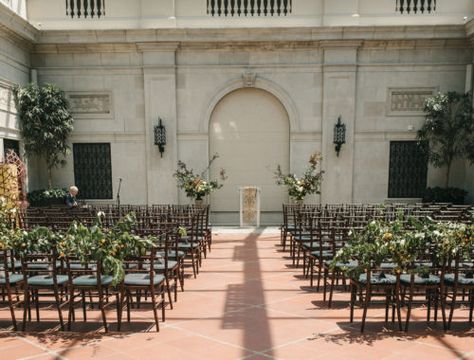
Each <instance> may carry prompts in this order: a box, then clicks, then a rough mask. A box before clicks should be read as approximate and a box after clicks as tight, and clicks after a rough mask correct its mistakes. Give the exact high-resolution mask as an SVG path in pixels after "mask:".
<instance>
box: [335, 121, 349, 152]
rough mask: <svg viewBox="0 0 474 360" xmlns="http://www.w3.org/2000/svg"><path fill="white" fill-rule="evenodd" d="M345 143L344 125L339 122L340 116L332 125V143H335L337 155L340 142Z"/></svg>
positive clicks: (339, 149) (340, 145)
mask: <svg viewBox="0 0 474 360" xmlns="http://www.w3.org/2000/svg"><path fill="white" fill-rule="evenodd" d="M345 143H346V125H345V124H343V123H342V122H341V117H340V116H339V118H338V119H337V124H336V125H334V144H335V145H336V154H337V156H338V157H339V152H340V151H341V147H342V144H345Z"/></svg>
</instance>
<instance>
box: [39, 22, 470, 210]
mask: <svg viewBox="0 0 474 360" xmlns="http://www.w3.org/2000/svg"><path fill="white" fill-rule="evenodd" d="M373 31H374V28H371V27H368V28H344V29H337V28H312V29H302V28H299V29H291V30H285V31H284V30H275V31H274V32H272V35H271V37H269V36H268V34H267V32H266V31H265V30H258V29H255V30H254V31H252V32H249V31H247V30H241V31H236V30H229V31H221V32H219V34H218V36H217V37H216V36H215V34H214V33H213V32H212V31H210V30H209V31H207V30H175V31H171V30H169V31H166V32H165V31H162V30H159V31H152V30H147V31H127V32H105V31H104V32H102V31H96V32H88V33H86V32H58V31H55V32H43V33H42V36H41V37H40V39H39V44H38V45H37V46H35V50H34V51H33V55H32V61H33V64H32V66H33V67H34V68H35V69H37V70H38V74H39V80H40V82H54V83H57V84H58V85H59V86H61V87H62V88H63V89H65V90H66V91H67V92H68V93H70V94H77V93H83V94H88V95H90V96H91V97H101V96H109V97H110V102H109V103H108V104H109V106H110V111H109V112H108V113H107V114H106V115H103V116H97V115H94V116H92V115H91V116H89V115H87V114H82V115H80V114H79V115H77V116H76V126H75V132H74V135H73V137H72V142H90V141H107V142H108V141H110V142H111V143H112V154H113V159H112V161H113V164H112V168H113V177H114V186H115V187H116V186H117V183H118V182H117V181H116V180H117V178H118V177H122V178H124V188H123V190H124V192H123V194H122V200H123V201H124V202H132V203H143V202H148V203H163V202H169V201H177V200H178V193H177V191H176V189H175V187H174V181H173V180H172V177H171V176H172V173H173V171H174V170H175V167H176V161H177V160H178V159H181V160H183V161H185V162H187V163H188V164H189V165H190V166H191V167H192V168H195V169H199V168H202V167H204V166H205V164H206V161H207V160H206V159H207V158H208V156H209V133H208V131H209V128H208V127H209V119H210V116H211V114H212V111H213V109H214V107H215V106H216V104H217V103H218V102H219V100H220V99H222V98H223V97H224V96H225V95H226V94H227V93H229V92H231V91H233V90H235V89H238V88H242V87H246V86H251V87H256V88H261V89H264V90H266V91H268V92H270V93H272V94H273V95H274V96H276V97H277V98H278V99H279V100H280V101H281V102H282V104H283V105H284V107H285V109H286V110H287V112H288V117H289V121H290V168H291V171H293V172H300V171H301V170H302V169H303V168H304V166H305V163H306V160H307V159H306V158H307V156H308V154H309V153H310V152H312V151H314V150H318V151H321V152H322V153H323V156H324V163H323V167H324V169H325V171H326V176H325V181H324V184H323V194H322V196H321V198H314V199H313V200H312V201H322V202H330V203H337V202H383V201H385V200H386V199H387V188H388V159H389V142H390V140H406V139H408V140H411V139H415V134H416V129H417V128H418V127H419V126H420V125H421V123H422V121H423V113H422V112H421V111H420V110H419V109H418V110H416V109H415V110H413V109H412V108H413V106H414V107H415V108H416V107H417V106H418V107H419V105H420V104H419V99H420V96H425V95H426V94H427V93H434V92H436V91H446V90H458V91H463V89H464V87H465V79H466V64H468V63H470V61H471V59H472V50H471V49H470V48H469V47H468V45H467V43H466V40H465V30H464V27H463V26H459V27H458V26H445V27H443V26H439V27H436V28H432V27H429V28H427V27H408V28H406V27H392V28H384V29H383V30H382V29H380V30H379V31H380V32H379V33H378V34H377V36H376V39H374V35H373ZM289 33H291V37H290V38H291V40H290V39H288V34H289ZM341 33H344V36H345V37H346V38H348V39H354V40H341V39H340V34H341ZM392 37H393V38H396V39H404V40H391V39H390V38H392ZM323 38H324V40H322V39H323ZM79 39H82V42H81V43H77V42H78V40H79ZM112 39H113V40H114V41H113V42H112ZM158 39H159V40H158ZM359 39H360V40H359ZM157 40H158V41H157ZM104 94H105V95H104ZM401 96H402V97H403V96H405V98H406V97H408V103H403V102H400V97H401ZM242 106H245V104H242ZM339 115H341V117H342V120H343V122H344V123H345V124H346V125H347V139H346V140H347V142H346V144H345V145H343V148H342V151H341V153H340V156H339V157H337V156H336V153H335V151H334V145H333V143H332V136H333V126H334V124H335V123H336V121H337V118H338V116H339ZM158 117H161V118H163V120H164V123H165V125H166V127H167V130H168V144H167V146H166V150H165V153H164V155H163V158H161V157H160V155H159V153H158V149H157V147H156V146H155V145H153V138H152V133H151V132H152V128H153V125H154V124H155V123H156V122H157V119H158ZM71 166H72V161H69V162H68V168H66V169H61V170H59V171H58V172H57V173H56V176H55V181H56V182H57V184H58V185H61V186H65V185H67V184H70V183H71V182H72V181H73V171H72V168H71ZM468 173H469V169H466V168H465V167H464V166H463V165H462V164H460V165H459V166H457V167H456V170H455V171H454V172H453V185H457V186H464V184H465V181H466V180H465V179H466V177H469V176H468ZM443 174H444V173H443V169H430V171H429V184H430V185H436V184H440V183H442V179H443V176H444V175H443ZM115 190H116V189H115V188H114V193H115ZM179 200H180V201H181V202H186V201H187V200H186V199H185V197H184V196H182V194H181V195H180V197H179Z"/></svg>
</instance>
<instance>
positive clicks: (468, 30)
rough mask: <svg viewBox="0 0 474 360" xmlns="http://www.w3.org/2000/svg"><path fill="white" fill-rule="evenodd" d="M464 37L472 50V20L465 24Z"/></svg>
mask: <svg viewBox="0 0 474 360" xmlns="http://www.w3.org/2000/svg"><path fill="white" fill-rule="evenodd" d="M466 35H467V38H468V39H469V42H470V45H471V47H472V48H474V18H473V19H471V21H469V22H468V23H467V24H466Z"/></svg>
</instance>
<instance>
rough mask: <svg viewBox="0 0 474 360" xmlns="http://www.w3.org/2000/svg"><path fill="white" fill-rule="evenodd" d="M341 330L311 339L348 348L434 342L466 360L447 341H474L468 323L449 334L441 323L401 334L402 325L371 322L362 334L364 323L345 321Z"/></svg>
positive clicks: (418, 326)
mask: <svg viewBox="0 0 474 360" xmlns="http://www.w3.org/2000/svg"><path fill="white" fill-rule="evenodd" d="M336 324H337V325H338V326H339V327H340V328H341V329H343V330H344V332H342V333H320V334H317V333H315V334H313V337H311V338H308V340H309V341H315V340H323V341H326V342H330V343H334V344H336V345H341V346H343V345H347V344H356V343H357V344H365V345H373V344H374V343H376V342H378V341H382V340H384V339H395V340H397V341H400V342H401V343H402V342H413V341H420V340H423V339H428V338H432V339H433V338H434V339H436V340H437V341H438V342H439V344H440V346H442V347H444V348H446V349H448V350H449V351H451V352H452V353H453V355H455V356H456V357H459V358H462V356H463V353H462V352H460V351H459V350H457V349H455V348H454V347H453V346H452V345H451V344H450V342H449V341H448V340H447V336H448V335H449V336H451V337H452V336H455V337H459V338H467V339H470V340H471V339H472V338H473V337H474V328H472V326H470V325H469V324H468V323H464V324H457V325H458V327H457V328H456V331H452V332H445V331H444V330H443V324H442V322H441V323H438V324H436V325H433V326H431V327H427V324H426V322H424V321H417V322H412V323H410V330H409V331H408V332H404V331H400V330H398V324H397V323H396V322H395V323H391V322H389V324H388V325H387V324H386V323H385V322H384V321H367V322H366V326H365V331H364V333H361V331H360V322H357V321H356V322H354V323H350V322H348V321H342V322H337V323H336Z"/></svg>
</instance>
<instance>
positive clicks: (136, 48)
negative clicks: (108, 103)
mask: <svg viewBox="0 0 474 360" xmlns="http://www.w3.org/2000/svg"><path fill="white" fill-rule="evenodd" d="M468 41H469V40H468V39H466V38H461V39H427V40H398V39H392V40H321V41H289V40H288V41H248V42H243V41H222V42H217V41H214V42H201V41H199V42H197V41H183V42H151V41H150V42H138V43H75V44H72V43H55V44H36V45H34V49H33V52H34V53H39V54H48V53H49V54H61V53H63V54H64V53H70V54H74V53H126V52H174V51H194V50H199V51H219V50H221V51H228V50H232V51H272V50H295V49H305V50H308V49H309V50H317V49H336V48H339V49H344V48H346V49H347V48H353V49H362V50H364V49H367V50H396V49H401V50H416V49H427V48H433V49H434V48H466V47H468V46H469V42H468Z"/></svg>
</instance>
